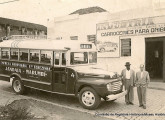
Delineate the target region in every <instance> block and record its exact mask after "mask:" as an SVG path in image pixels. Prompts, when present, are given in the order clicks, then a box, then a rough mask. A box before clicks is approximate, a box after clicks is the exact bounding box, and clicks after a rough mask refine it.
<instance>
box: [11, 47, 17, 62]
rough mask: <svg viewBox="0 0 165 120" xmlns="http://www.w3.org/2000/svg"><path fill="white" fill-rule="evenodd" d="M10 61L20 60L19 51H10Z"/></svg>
mask: <svg viewBox="0 0 165 120" xmlns="http://www.w3.org/2000/svg"><path fill="white" fill-rule="evenodd" d="M10 59H11V60H18V49H10Z"/></svg>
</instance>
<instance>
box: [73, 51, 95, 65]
mask: <svg viewBox="0 0 165 120" xmlns="http://www.w3.org/2000/svg"><path fill="white" fill-rule="evenodd" d="M88 54H89V58H88ZM88 61H89V63H97V52H89V53H88V52H71V55H70V64H71V65H74V64H88Z"/></svg>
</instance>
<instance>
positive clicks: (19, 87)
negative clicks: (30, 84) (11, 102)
mask: <svg viewBox="0 0 165 120" xmlns="http://www.w3.org/2000/svg"><path fill="white" fill-rule="evenodd" d="M12 88H13V90H14V92H15V93H16V94H19V95H22V94H24V91H25V90H24V89H25V88H24V85H23V82H22V81H21V80H20V79H18V78H15V79H14V80H13V82H12Z"/></svg>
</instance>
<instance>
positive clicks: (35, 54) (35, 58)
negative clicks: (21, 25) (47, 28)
mask: <svg viewBox="0 0 165 120" xmlns="http://www.w3.org/2000/svg"><path fill="white" fill-rule="evenodd" d="M30 61H31V62H39V50H30Z"/></svg>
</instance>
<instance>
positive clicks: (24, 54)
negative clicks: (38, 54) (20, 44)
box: [19, 49, 28, 61]
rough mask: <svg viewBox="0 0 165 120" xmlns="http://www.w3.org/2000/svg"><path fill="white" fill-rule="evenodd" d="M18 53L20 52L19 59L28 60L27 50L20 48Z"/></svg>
mask: <svg viewBox="0 0 165 120" xmlns="http://www.w3.org/2000/svg"><path fill="white" fill-rule="evenodd" d="M19 54H20V58H19V59H20V60H21V61H28V50H26V49H20V51H19Z"/></svg>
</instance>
